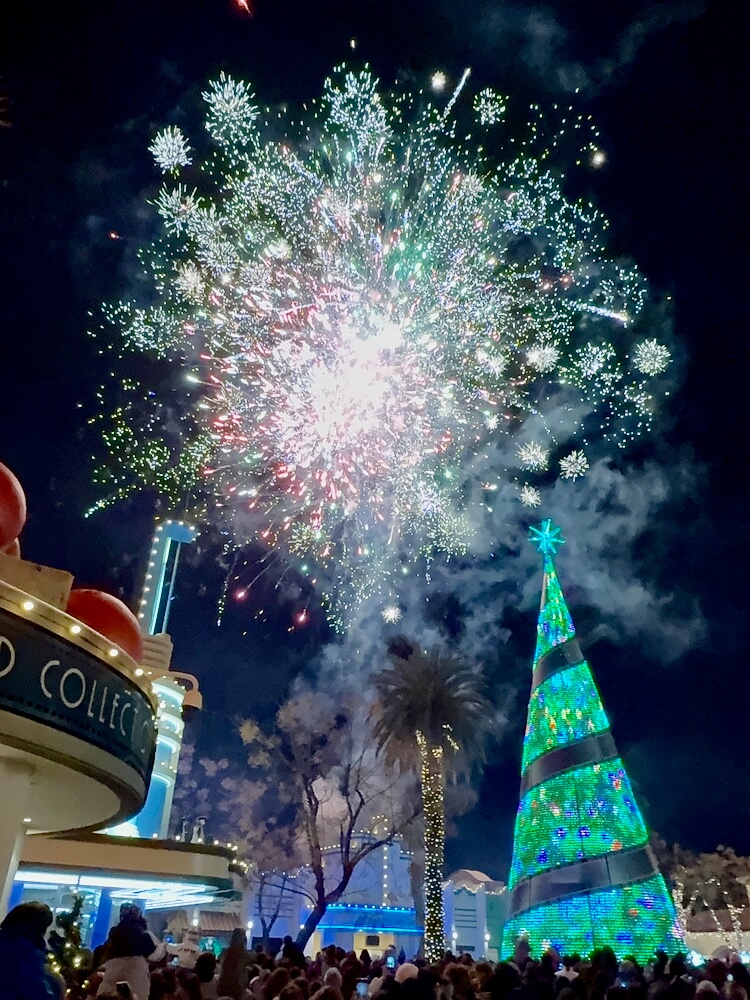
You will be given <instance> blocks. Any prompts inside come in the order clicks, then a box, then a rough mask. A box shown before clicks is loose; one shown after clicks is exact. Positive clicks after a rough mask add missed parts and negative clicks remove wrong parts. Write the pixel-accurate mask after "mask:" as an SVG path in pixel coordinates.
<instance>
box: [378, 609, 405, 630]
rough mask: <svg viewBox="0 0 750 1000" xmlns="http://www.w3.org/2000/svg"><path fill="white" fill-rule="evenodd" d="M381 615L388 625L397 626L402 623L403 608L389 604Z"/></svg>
mask: <svg viewBox="0 0 750 1000" xmlns="http://www.w3.org/2000/svg"><path fill="white" fill-rule="evenodd" d="M380 614H381V617H382V619H383V621H384V622H385V623H386V624H387V625H395V624H396V622H400V621H401V608H400V607H399V606H398V604H387V605H386V606H385V607H384V608H383V610H382V611H381V612H380Z"/></svg>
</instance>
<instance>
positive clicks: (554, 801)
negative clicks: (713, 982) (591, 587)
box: [503, 520, 684, 960]
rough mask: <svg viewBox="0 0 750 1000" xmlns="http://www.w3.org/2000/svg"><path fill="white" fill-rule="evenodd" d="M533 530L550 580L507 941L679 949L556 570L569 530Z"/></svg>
mask: <svg viewBox="0 0 750 1000" xmlns="http://www.w3.org/2000/svg"><path fill="white" fill-rule="evenodd" d="M529 540H530V541H532V542H534V544H536V546H537V548H538V549H539V551H540V552H541V553H542V556H543V557H544V584H543V589H542V604H541V609H540V612H539V620H538V624H537V644H536V653H535V655H534V672H533V677H532V682H531V698H530V701H529V711H528V717H527V723H526V735H525V737H524V744H523V761H522V765H521V797H520V802H519V805H518V814H517V816H516V826H515V834H514V841H513V861H512V864H511V871H510V877H509V879H508V915H507V922H506V925H505V931H504V934H503V951H504V953H505V954H506V955H507V954H512V953H513V947H514V944H515V942H516V940H517V939H518V938H519V937H526V938H528V940H529V944H530V946H531V950H532V953H534V954H537V955H539V954H540V953H541V952H543V951H544V950H545V949H546V948H547V947H549V946H550V945H552V946H554V947H555V948H556V949H557V950H558V951H559V952H561V953H564V954H568V953H573V952H577V953H579V954H581V955H586V954H588V953H589V952H590V951H591V950H592V949H594V948H601V947H602V946H604V945H609V946H611V947H612V948H614V950H615V952H616V953H617V954H618V956H620V957H621V956H623V955H635V956H636V958H638V959H639V960H645V959H648V958H649V957H650V956H651V955H653V953H654V951H655V950H656V949H657V948H663V949H664V950H665V951H667V952H669V953H671V954H674V952H675V951H678V950H681V949H683V948H684V941H683V938H682V932H681V930H680V927H679V925H678V922H677V918H676V914H675V910H674V905H673V902H672V898H671V896H670V894H669V891H668V889H667V887H666V885H665V883H664V879H663V877H662V876H661V875H660V874H659V871H658V868H657V866H656V862H655V859H654V857H653V854H652V852H651V849H650V848H649V846H648V831H647V829H646V825H645V823H644V822H643V817H642V815H641V812H640V810H639V808H638V805H637V804H636V801H635V796H634V795H633V789H632V788H631V785H630V781H629V780H628V776H627V774H626V773H625V768H624V766H623V763H622V761H621V760H620V758H619V756H618V754H617V748H616V747H615V743H614V740H613V738H612V733H611V732H610V728H609V721H608V719H607V716H606V714H605V712H604V708H603V707H602V703H601V699H600V697H599V692H598V690H597V687H596V684H595V683H594V679H593V677H592V675H591V670H590V669H589V665H588V663H587V662H586V660H585V659H584V657H583V655H582V653H581V649H580V646H579V645H578V642H577V641H576V638H575V626H574V625H573V619H572V618H571V616H570V611H569V610H568V606H567V604H566V603H565V598H564V597H563V593H562V589H561V587H560V582H559V580H558V578H557V573H556V571H555V564H554V556H555V554H556V552H557V549H558V547H559V546H560V545H562V544H563V542H564V539H563V538H561V537H560V529H559V528H557V527H555V525H553V524H552V522H551V521H549V520H547V521H543V522H542V523H541V524H540V525H539V526H537V527H535V528H531V531H530V535H529Z"/></svg>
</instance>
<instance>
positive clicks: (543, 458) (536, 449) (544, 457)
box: [517, 441, 549, 472]
mask: <svg viewBox="0 0 750 1000" xmlns="http://www.w3.org/2000/svg"><path fill="white" fill-rule="evenodd" d="M517 455H518V461H519V462H520V463H521V468H523V469H526V470H527V471H529V472H543V471H544V470H545V469H546V468H547V465H548V464H549V448H545V447H544V445H542V444H539V442H538V441H527V442H526V443H525V444H520V445H519V446H518V451H517Z"/></svg>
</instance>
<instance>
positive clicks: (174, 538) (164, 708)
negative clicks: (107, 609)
mask: <svg viewBox="0 0 750 1000" xmlns="http://www.w3.org/2000/svg"><path fill="white" fill-rule="evenodd" d="M196 534H197V532H196V529H195V528H194V527H193V526H192V525H190V524H188V523H187V522H185V521H176V520H166V521H162V522H161V523H160V524H159V525H157V528H156V532H155V533H154V539H153V542H152V545H151V552H150V554H149V561H148V566H147V568H146V578H145V580H144V584H143V593H142V597H141V604H140V609H139V611H138V618H139V621H140V622H141V628H142V630H143V632H144V636H145V639H144V656H143V662H142V668H143V670H144V672H145V673H146V674H147V675H148V676H151V677H152V678H153V680H152V686H153V690H154V693H155V694H156V696H157V698H158V700H159V709H158V714H157V720H158V730H157V738H156V757H155V759H154V770H153V772H152V775H151V783H150V784H149V788H148V795H147V797H146V802H145V803H144V806H143V808H142V809H141V811H140V812H139V813H138V815H137V816H134V817H133V818H132V819H131V820H130V821H129V822H127V823H124V824H122V825H121V826H120V827H116V828H114V829H112V830H110V831H109V833H115V834H126V835H129V836H135V837H151V838H153V837H159V838H163V837H166V835H167V830H168V827H169V816H170V813H171V811H172V799H173V798H174V786H175V780H176V778H177V763H178V761H179V758H180V750H181V749H182V733H183V728H184V723H183V719H182V706H183V701H184V699H185V689H184V687H182V685H181V684H180V683H178V681H177V678H176V676H175V677H170V676H168V671H169V666H170V661H171V657H172V642H171V640H170V638H169V635H168V634H167V626H168V624H169V610H170V606H171V603H172V599H173V597H174V587H175V580H176V578H177V565H178V562H179V558H180V550H181V548H182V546H183V545H189V544H191V543H192V542H194V541H195V537H196Z"/></svg>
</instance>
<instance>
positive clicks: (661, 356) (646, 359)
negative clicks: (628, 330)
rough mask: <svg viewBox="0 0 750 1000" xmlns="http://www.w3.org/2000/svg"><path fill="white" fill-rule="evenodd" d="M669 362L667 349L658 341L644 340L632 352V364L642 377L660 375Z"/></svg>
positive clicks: (669, 357) (670, 356)
mask: <svg viewBox="0 0 750 1000" xmlns="http://www.w3.org/2000/svg"><path fill="white" fill-rule="evenodd" d="M671 360H672V355H671V354H670V352H669V349H668V348H666V347H665V346H664V344H660V343H659V341H658V340H644V341H643V343H641V344H637V345H636V348H635V351H634V352H633V364H634V365H635V367H636V368H637V369H638V371H639V372H642V373H643V374H644V375H661V373H662V372H663V371H666V369H667V367H668V365H669V364H670V362H671Z"/></svg>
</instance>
